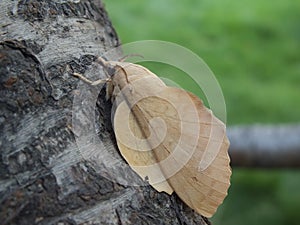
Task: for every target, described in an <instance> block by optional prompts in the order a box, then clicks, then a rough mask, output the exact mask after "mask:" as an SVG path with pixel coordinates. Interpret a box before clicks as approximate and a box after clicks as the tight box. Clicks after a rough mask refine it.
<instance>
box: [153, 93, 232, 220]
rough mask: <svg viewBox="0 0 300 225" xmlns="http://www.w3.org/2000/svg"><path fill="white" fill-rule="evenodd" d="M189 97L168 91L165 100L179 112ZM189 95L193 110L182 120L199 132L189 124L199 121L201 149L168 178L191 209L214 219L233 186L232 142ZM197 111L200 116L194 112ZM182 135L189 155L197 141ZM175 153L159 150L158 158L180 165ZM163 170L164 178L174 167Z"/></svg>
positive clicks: (190, 107)
mask: <svg viewBox="0 0 300 225" xmlns="http://www.w3.org/2000/svg"><path fill="white" fill-rule="evenodd" d="M185 93H187V92H185V91H183V90H181V89H178V88H166V89H165V91H164V92H163V94H162V97H164V96H166V97H167V98H168V99H169V101H170V102H173V104H174V103H175V104H178V106H177V107H178V108H179V107H180V105H182V104H184V101H187V100H186V99H185V98H183V96H185ZM188 95H189V97H190V99H191V101H192V102H193V106H188V107H185V114H184V115H183V118H181V119H182V126H187V127H190V129H195V128H194V125H195V124H189V121H191V120H192V121H195V122H196V121H197V123H198V125H199V126H198V128H199V134H198V135H199V136H198V138H197V139H198V140H197V146H196V149H195V150H194V151H193V153H192V155H191V157H190V159H189V161H188V162H187V163H186V164H185V165H184V166H183V167H182V168H181V169H180V170H179V171H178V172H177V173H176V174H174V175H173V176H170V177H168V182H169V184H170V185H171V187H172V188H173V189H174V191H175V192H176V193H177V195H178V196H179V197H180V198H181V199H182V200H183V201H184V202H185V203H186V204H187V205H189V206H190V207H191V208H193V209H194V210H196V211H197V212H199V213H201V214H202V215H204V216H206V217H211V216H212V215H213V214H214V213H215V211H216V210H217V208H218V206H219V205H220V204H221V203H222V202H223V200H224V198H225V197H226V195H227V190H228V188H229V186H230V176H231V168H230V165H229V163H230V158H229V155H228V148H229V141H228V139H227V137H226V133H225V125H224V124H223V122H221V121H220V120H218V119H217V118H216V117H215V116H214V115H213V114H212V112H211V111H210V110H208V109H207V108H206V107H205V106H204V105H203V103H202V101H201V100H200V99H199V98H198V97H196V96H195V95H193V94H191V93H188ZM194 107H195V108H196V110H197V116H195V114H194V113H191V112H190V111H193V110H194ZM191 116H192V117H193V116H195V117H194V118H191ZM185 121H186V122H185ZM173 123H176V121H173ZM180 135H181V136H182V137H183V144H182V151H186V149H184V148H185V146H188V145H189V143H190V142H193V140H192V139H193V138H195V137H193V138H191V137H189V136H188V135H186V134H184V133H182V134H180ZM172 151H173V150H172V149H171V150H170V149H169V150H167V151H166V149H165V148H159V149H155V150H154V154H155V156H156V158H157V159H158V160H159V161H160V160H163V159H165V158H166V157H169V158H171V160H170V162H169V164H170V165H174V164H175V165H176V164H180V158H178V157H176V155H175V157H174V156H173V155H172V154H170V152H172ZM160 167H161V169H162V171H163V173H164V174H169V173H170V171H169V170H170V166H168V165H166V164H161V165H160Z"/></svg>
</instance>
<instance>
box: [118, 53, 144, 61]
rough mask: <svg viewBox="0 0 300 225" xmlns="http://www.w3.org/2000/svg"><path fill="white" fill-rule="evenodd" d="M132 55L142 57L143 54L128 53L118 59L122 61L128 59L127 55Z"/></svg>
mask: <svg viewBox="0 0 300 225" xmlns="http://www.w3.org/2000/svg"><path fill="white" fill-rule="evenodd" d="M133 56H138V57H141V58H144V56H142V55H141V54H128V55H125V56H123V57H122V58H120V59H119V60H118V61H119V62H124V61H125V60H126V59H128V58H129V57H133Z"/></svg>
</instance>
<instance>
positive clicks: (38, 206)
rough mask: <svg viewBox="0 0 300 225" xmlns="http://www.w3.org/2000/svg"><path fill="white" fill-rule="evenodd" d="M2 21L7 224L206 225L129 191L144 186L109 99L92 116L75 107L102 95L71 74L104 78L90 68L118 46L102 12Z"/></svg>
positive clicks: (15, 4) (58, 8)
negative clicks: (129, 160)
mask: <svg viewBox="0 0 300 225" xmlns="http://www.w3.org/2000/svg"><path fill="white" fill-rule="evenodd" d="M0 21H1V22H0V23H1V30H0V32H1V33H0V41H1V42H0V64H1V68H0V86H1V99H0V107H1V108H0V134H1V137H0V154H1V158H0V179H1V180H0V202H1V206H0V220H1V224H30V225H31V224H209V222H208V221H207V220H206V219H205V218H203V217H201V216H200V215H197V214H196V213H194V212H193V211H192V210H191V209H189V208H188V207H187V206H185V205H184V204H183V203H182V202H181V201H180V200H179V199H178V198H177V196H176V195H172V196H168V195H167V194H164V193H157V192H156V191H155V190H153V189H152V188H151V187H150V186H131V185H130V183H131V182H140V183H143V181H141V180H140V179H139V178H138V176H137V175H136V174H135V173H133V172H132V171H131V170H130V168H128V166H127V165H126V163H124V161H123V159H122V158H121V157H120V155H119V153H118V150H117V148H116V145H115V140H114V135H113V130H112V127H111V121H110V110H111V105H110V103H109V102H107V101H105V94H104V93H105V91H104V90H102V91H101V93H100V95H99V98H98V100H97V103H96V104H95V105H96V106H95V105H94V106H95V107H90V104H86V105H85V103H82V105H81V107H80V104H74V105H73V98H74V97H76V96H77V97H80V98H79V99H81V100H82V99H83V100H86V101H89V100H91V102H92V101H93V99H94V98H95V95H96V96H98V91H99V90H94V89H92V88H87V86H81V88H78V84H80V83H81V85H85V84H82V82H80V81H78V80H77V79H75V78H74V77H72V76H71V74H72V73H73V72H74V71H76V72H81V73H85V72H86V71H90V72H89V73H88V74H90V76H91V78H92V79H96V78H100V77H104V73H103V71H101V68H99V70H93V69H92V68H94V66H95V65H93V64H92V62H93V60H94V59H95V56H99V55H102V54H103V53H104V52H105V51H107V50H108V49H111V48H113V47H115V46H117V45H119V40H118V38H117V36H116V33H115V31H114V29H113V28H112V26H111V23H110V22H109V19H108V17H107V14H106V12H105V10H104V8H103V5H102V3H101V2H99V1H97V0H94V1H93V0H90V1H88V0H82V1H78V0H77V1H76V0H52V1H49V0H25V1H24V0H22V1H21V0H19V1H17V0H1V1H0ZM109 57H110V59H115V60H116V59H118V58H119V57H120V53H119V52H117V51H116V52H114V53H113V54H111V55H109V56H108V58H109ZM82 87H85V88H82ZM82 90H85V91H82ZM96 99H97V98H96ZM72 112H73V113H74V112H76V113H75V114H76V116H75V117H73V120H75V121H76V124H79V127H80V128H81V129H77V130H76V129H75V128H74V127H73V124H74V123H72ZM90 115H92V118H93V120H91V119H90ZM74 118H75V119H74ZM86 121H89V122H90V123H86ZM73 122H74V121H73ZM86 124H92V125H86ZM90 131H92V132H90ZM76 139H77V140H78V139H79V140H78V141H79V142H80V145H81V147H80V148H81V149H79V148H78V145H77V144H78V141H77V143H76V142H75V140H76ZM95 140H96V141H98V142H100V143H101V144H102V145H101V146H102V148H101V149H99V156H100V158H101V159H102V161H101V160H99V159H100V158H97V157H96V158H93V157H89V156H90V155H89V154H90V153H95V152H94V150H95V149H93V148H94V147H95V146H98V145H95V143H94V142H95ZM91 149H93V151H91ZM111 174H113V175H116V174H117V175H118V176H119V177H120V178H119V180H117V182H116V181H115V180H114V179H113V178H112V175H111Z"/></svg>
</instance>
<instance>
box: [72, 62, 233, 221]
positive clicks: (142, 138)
mask: <svg viewBox="0 0 300 225" xmlns="http://www.w3.org/2000/svg"><path fill="white" fill-rule="evenodd" d="M98 61H99V62H100V63H101V64H102V65H103V66H104V68H106V69H107V71H111V70H113V72H114V73H113V74H112V75H111V77H110V78H109V79H106V80H99V81H95V82H92V81H89V80H88V79H86V78H85V77H83V76H82V75H80V74H77V73H75V74H74V75H75V76H77V77H79V78H81V79H82V80H84V81H85V82H88V83H90V84H92V85H97V84H100V83H103V82H107V93H108V95H109V96H110V97H111V98H112V100H113V101H114V102H115V104H116V106H117V107H116V110H115V114H114V131H115V135H116V139H117V144H118V148H119V150H120V152H121V154H122V156H123V157H124V159H125V160H126V161H127V163H128V164H129V165H130V167H131V168H132V169H133V170H134V171H135V172H136V173H137V174H138V175H139V176H140V177H141V178H142V179H147V180H148V181H149V183H150V184H151V185H152V186H153V187H154V188H155V189H156V190H157V191H159V192H161V191H164V192H166V193H168V194H171V193H172V192H173V191H175V192H176V194H177V195H178V196H179V197H180V198H181V199H182V200H183V201H184V202H185V203H186V204H187V205H188V206H190V207H191V208H192V209H194V210H195V211H197V212H198V213H200V214H202V215H203V216H206V217H211V216H212V215H213V214H214V213H215V212H216V210H217V208H218V206H219V205H220V204H221V203H222V202H223V200H224V198H225V197H226V195H227V190H228V188H229V186H230V176H231V168H230V165H229V163H230V159H229V156H228V147H229V141H228V139H227V137H226V133H225V125H224V124H223V123H222V122H221V121H220V120H218V119H217V118H216V117H215V116H214V115H213V113H212V112H211V111H210V110H209V109H207V108H206V107H205V106H204V105H203V103H202V101H201V100H200V99H199V98H198V97H197V96H195V95H193V94H191V93H189V92H187V91H184V90H182V89H179V88H174V87H167V86H166V85H165V84H164V83H163V82H162V81H161V80H160V79H159V78H158V77H157V76H156V75H155V74H154V73H152V72H151V71H149V70H148V69H146V68H145V67H143V66H140V65H137V64H133V63H127V62H115V61H105V60H103V59H102V58H99V59H98Z"/></svg>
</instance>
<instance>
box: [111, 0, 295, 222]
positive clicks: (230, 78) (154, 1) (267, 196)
mask: <svg viewBox="0 0 300 225" xmlns="http://www.w3.org/2000/svg"><path fill="white" fill-rule="evenodd" d="M105 3H106V9H107V10H108V12H109V15H110V17H111V19H112V22H113V24H114V26H115V28H116V30H117V32H118V34H119V36H120V38H121V40H122V42H123V43H127V42H132V41H137V40H148V39H157V40H165V41H170V42H175V43H178V44H180V45H182V46H184V47H187V48H189V49H191V50H192V51H194V52H195V53H196V54H198V55H199V56H200V57H202V58H203V59H204V60H205V61H206V63H207V64H208V65H209V67H210V68H211V69H212V70H213V71H214V73H215V75H216V77H217V79H218V81H219V83H220V85H221V87H222V89H223V93H224V96H225V99H226V104H227V112H228V120H227V121H228V123H229V124H240V123H249V124H250V123H283V122H299V121H300V116H299V115H300V104H299V98H300V26H299V21H300V13H299V9H300V1H294V0H286V1H283V0H278V1H259V0H254V1H245V0H240V1H237V0H187V1H174V0H173V1H172V0H164V1H160V0H151V1H146V0H131V1H117V0H107V1H106V2H105ZM179 57H180V56H179ZM145 65H146V66H147V67H149V68H151V69H152V70H153V71H155V73H157V74H164V76H165V77H170V78H172V79H174V80H175V81H176V82H177V83H179V84H180V85H181V86H182V87H183V88H185V89H189V90H190V91H192V92H194V93H195V94H198V95H199V96H201V97H203V94H202V93H201V90H199V89H197V87H196V86H194V85H193V83H192V82H191V81H190V80H189V79H183V80H182V79H180V77H182V72H181V71H179V70H176V69H174V68H169V67H168V66H166V65H159V64H156V65H152V64H151V63H148V64H145ZM299 189H300V172H299V171H298V172H291V171H285V172H279V171H253V170H252V171H250V170H249V171H248V170H238V169H234V171H233V178H232V186H231V188H230V191H229V196H228V198H226V200H225V203H224V204H223V205H222V206H221V207H220V209H219V210H218V212H217V214H216V215H215V216H214V218H213V221H214V222H215V224H223V225H224V224H230V225H234V224H236V225H239V224H243V225H248V224H249V225H250V224H251V225H253V224H256V225H258V224H272V225H279V224H290V225H292V224H299V220H300V214H299V213H298V209H299V208H300V194H299V193H300V192H299Z"/></svg>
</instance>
